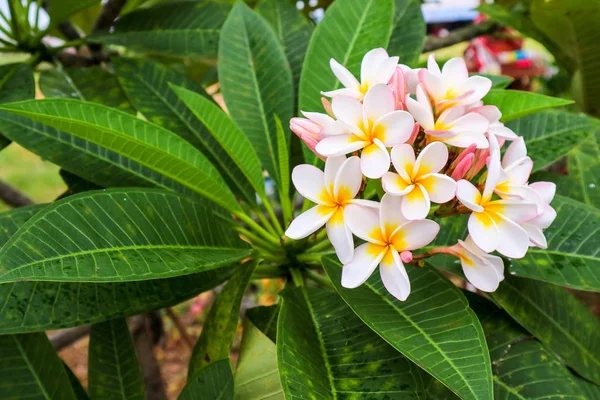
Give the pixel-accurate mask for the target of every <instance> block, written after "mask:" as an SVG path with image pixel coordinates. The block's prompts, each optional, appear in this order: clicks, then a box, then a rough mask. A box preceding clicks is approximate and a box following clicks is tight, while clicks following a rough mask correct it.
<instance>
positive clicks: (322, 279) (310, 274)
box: [304, 269, 334, 289]
mask: <svg viewBox="0 0 600 400" xmlns="http://www.w3.org/2000/svg"><path fill="white" fill-rule="evenodd" d="M304 274H305V275H306V277H307V278H308V279H310V280H313V281H315V282H317V283H320V284H321V285H323V286H325V287H327V288H329V289H334V287H333V284H332V283H331V281H330V280H329V278H328V277H326V276H323V275H321V274H319V273H317V272H315V271H311V270H309V269H307V270H306V271H304Z"/></svg>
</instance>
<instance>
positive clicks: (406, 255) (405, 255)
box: [400, 250, 413, 263]
mask: <svg viewBox="0 0 600 400" xmlns="http://www.w3.org/2000/svg"><path fill="white" fill-rule="evenodd" d="M400 260H402V262H403V263H409V262H411V261H412V260H413V255H412V252H410V251H408V250H406V251H403V252H402V253H400Z"/></svg>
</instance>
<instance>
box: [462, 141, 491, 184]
mask: <svg viewBox="0 0 600 400" xmlns="http://www.w3.org/2000/svg"><path fill="white" fill-rule="evenodd" d="M489 156H490V149H485V150H482V149H480V150H477V151H476V152H475V159H476V160H475V165H473V167H472V168H471V170H470V171H469V172H468V173H467V174H466V176H465V179H467V180H471V179H472V178H474V177H475V175H477V174H478V173H479V171H481V169H482V168H483V167H484V166H485V163H486V162H487V159H488V157H489Z"/></svg>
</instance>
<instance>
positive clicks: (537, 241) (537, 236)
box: [521, 222, 548, 249]
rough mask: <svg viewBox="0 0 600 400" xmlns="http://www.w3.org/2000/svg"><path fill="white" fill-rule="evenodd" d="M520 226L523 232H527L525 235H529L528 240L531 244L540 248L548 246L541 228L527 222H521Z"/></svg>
mask: <svg viewBox="0 0 600 400" xmlns="http://www.w3.org/2000/svg"><path fill="white" fill-rule="evenodd" d="M521 228H523V229H524V230H525V232H527V235H529V241H530V242H531V244H532V245H534V246H536V247H539V248H540V249H547V248H548V242H547V241H546V237H545V236H544V232H543V231H542V229H541V228H538V227H537V226H533V225H532V224H530V223H528V222H525V223H524V224H522V225H521Z"/></svg>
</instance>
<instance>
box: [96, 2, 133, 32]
mask: <svg viewBox="0 0 600 400" xmlns="http://www.w3.org/2000/svg"><path fill="white" fill-rule="evenodd" d="M126 2H127V0H108V1H107V2H106V4H104V7H102V11H101V12H100V15H98V19H97V20H96V22H95V23H94V28H93V29H92V34H96V33H102V32H106V31H108V30H109V29H110V27H111V25H112V24H113V22H115V19H117V17H118V16H119V14H120V13H121V10H122V9H123V7H125V3H126Z"/></svg>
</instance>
